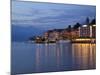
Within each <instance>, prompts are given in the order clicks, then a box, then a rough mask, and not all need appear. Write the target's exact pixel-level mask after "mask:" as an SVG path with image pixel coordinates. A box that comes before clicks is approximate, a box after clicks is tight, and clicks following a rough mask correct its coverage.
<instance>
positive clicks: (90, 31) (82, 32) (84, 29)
mask: <svg viewBox="0 0 100 75" xmlns="http://www.w3.org/2000/svg"><path fill="white" fill-rule="evenodd" d="M95 36H96V25H82V26H81V27H79V37H82V38H90V37H92V38H93V37H94V38H95Z"/></svg>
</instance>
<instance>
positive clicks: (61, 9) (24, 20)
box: [12, 1, 96, 28]
mask: <svg viewBox="0 0 100 75" xmlns="http://www.w3.org/2000/svg"><path fill="white" fill-rule="evenodd" d="M95 13H96V12H95V6H80V5H70V4H49V3H35V2H20V1H12V24H13V25H19V26H30V25H31V26H36V27H37V26H38V27H50V28H52V27H58V28H60V27H65V26H66V25H69V24H70V25H71V24H75V23H76V22H82V21H83V22H84V21H85V19H86V17H90V18H94V17H95Z"/></svg>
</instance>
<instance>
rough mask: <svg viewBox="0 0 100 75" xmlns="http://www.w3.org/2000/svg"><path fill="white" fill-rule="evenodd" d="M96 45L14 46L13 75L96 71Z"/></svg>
mask: <svg viewBox="0 0 100 75" xmlns="http://www.w3.org/2000/svg"><path fill="white" fill-rule="evenodd" d="M95 46H96V45H95V44H71V43H67V42H66V43H65V42H64V43H57V44H30V43H13V44H12V61H11V62H12V66H11V70H12V74H13V75H14V74H19V73H33V72H47V71H48V72H49V71H69V70H79V69H83V70H84V69H94V68H95V63H96V62H95V60H96V59H95V58H96V49H95Z"/></svg>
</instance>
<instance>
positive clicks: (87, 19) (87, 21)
mask: <svg viewBox="0 0 100 75" xmlns="http://www.w3.org/2000/svg"><path fill="white" fill-rule="evenodd" d="M89 21H90V20H89V18H88V17H87V18H86V24H87V25H89Z"/></svg>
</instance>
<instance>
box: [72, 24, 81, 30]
mask: <svg viewBox="0 0 100 75" xmlns="http://www.w3.org/2000/svg"><path fill="white" fill-rule="evenodd" d="M80 26H81V24H80V23H76V24H75V25H74V26H73V29H78V28H79V27H80Z"/></svg>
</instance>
